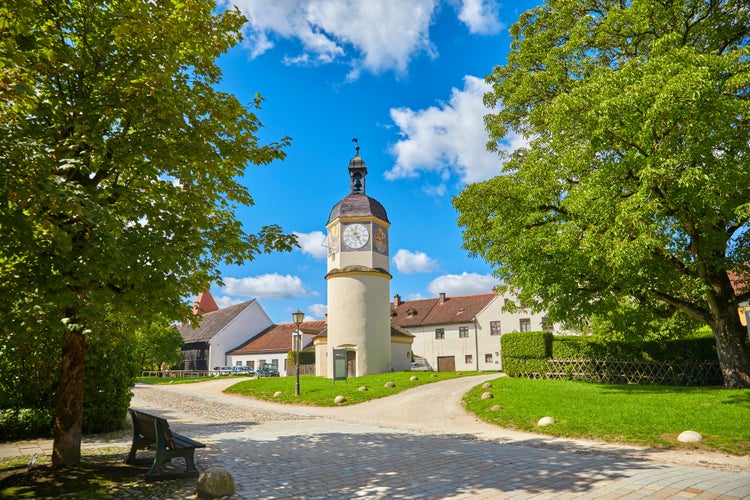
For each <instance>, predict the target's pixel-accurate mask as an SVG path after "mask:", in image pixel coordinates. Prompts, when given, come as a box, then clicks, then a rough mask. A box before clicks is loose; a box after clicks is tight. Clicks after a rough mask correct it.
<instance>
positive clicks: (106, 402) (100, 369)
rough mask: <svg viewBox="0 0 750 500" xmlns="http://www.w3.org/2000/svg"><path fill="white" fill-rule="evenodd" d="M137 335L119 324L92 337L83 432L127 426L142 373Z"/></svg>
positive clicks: (88, 350)
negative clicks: (139, 376)
mask: <svg viewBox="0 0 750 500" xmlns="http://www.w3.org/2000/svg"><path fill="white" fill-rule="evenodd" d="M135 343H136V340H135V335H134V334H133V333H132V332H128V331H127V330H125V329H123V328H122V327H121V326H118V325H111V326H109V327H108V328H106V331H105V332H102V333H101V334H100V335H98V336H96V337H93V338H91V339H89V344H88V346H87V351H86V384H85V392H84V410H83V432H84V433H85V434H97V433H102V432H110V431H114V430H119V429H123V428H124V427H125V415H126V414H127V410H128V406H129V405H130V399H131V398H132V396H133V394H132V392H131V391H130V389H131V388H132V387H133V386H134V385H135V379H136V377H137V376H138V375H139V374H140V364H139V362H138V361H139V360H138V358H137V354H136V352H135V349H134V345H135Z"/></svg>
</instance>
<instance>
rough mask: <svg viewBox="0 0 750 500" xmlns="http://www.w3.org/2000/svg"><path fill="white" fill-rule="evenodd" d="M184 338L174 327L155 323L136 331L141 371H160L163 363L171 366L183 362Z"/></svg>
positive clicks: (164, 323) (136, 347) (162, 322)
mask: <svg viewBox="0 0 750 500" xmlns="http://www.w3.org/2000/svg"><path fill="white" fill-rule="evenodd" d="M182 344H183V340H182V336H180V332H179V330H177V328H175V326H174V325H172V324H170V323H168V322H166V321H158V320H157V321H154V322H153V323H151V324H150V325H149V326H148V327H146V328H143V329H138V330H136V331H135V349H136V353H137V360H138V366H139V367H140V369H141V370H160V369H161V368H160V367H161V365H162V363H167V364H169V366H174V365H177V364H180V362H181V361H182Z"/></svg>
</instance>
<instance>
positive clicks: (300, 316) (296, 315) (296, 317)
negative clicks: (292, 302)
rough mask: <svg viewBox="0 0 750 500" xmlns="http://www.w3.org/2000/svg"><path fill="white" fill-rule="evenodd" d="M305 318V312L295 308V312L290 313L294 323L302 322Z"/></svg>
mask: <svg viewBox="0 0 750 500" xmlns="http://www.w3.org/2000/svg"><path fill="white" fill-rule="evenodd" d="M304 319H305V313H303V312H302V311H300V310H299V309H297V310H296V311H295V312H293V313H292V320H293V321H294V324H295V325H299V324H300V323H302V322H303V321H304Z"/></svg>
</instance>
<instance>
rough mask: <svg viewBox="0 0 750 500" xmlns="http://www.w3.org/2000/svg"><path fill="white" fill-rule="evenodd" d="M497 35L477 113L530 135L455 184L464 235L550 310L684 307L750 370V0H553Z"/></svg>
mask: <svg viewBox="0 0 750 500" xmlns="http://www.w3.org/2000/svg"><path fill="white" fill-rule="evenodd" d="M511 35H512V38H513V41H512V47H511V51H510V53H509V55H508V59H507V63H506V64H505V65H502V66H498V67H496V68H495V69H494V71H493V73H492V74H491V75H489V76H488V77H487V78H488V81H489V82H490V83H491V85H492V90H491V91H490V92H489V93H488V94H486V95H485V103H486V104H487V105H488V107H490V108H492V109H495V110H496V111H493V112H492V114H489V115H487V116H486V117H485V122H486V124H487V128H488V130H489V133H490V136H491V139H492V141H491V143H490V146H489V147H490V148H491V149H494V150H499V145H500V144H501V142H502V141H503V138H505V137H507V136H508V134H519V135H521V136H523V137H524V138H526V140H527V146H526V147H524V148H522V149H519V150H517V151H515V152H513V153H512V154H510V155H509V156H508V157H507V158H505V161H504V164H503V170H502V173H501V174H500V175H498V176H497V177H495V178H493V179H491V180H488V181H486V182H482V183H477V184H474V185H470V186H467V188H466V189H465V190H464V191H463V192H462V193H461V194H460V195H459V196H458V197H457V198H456V199H455V200H454V205H455V206H456V208H457V209H458V211H459V224H460V225H461V226H463V230H464V245H465V248H467V249H468V250H469V251H470V252H472V253H474V254H476V255H480V256H482V257H484V258H485V259H486V260H487V261H488V262H490V263H492V264H493V265H494V266H496V269H497V274H498V276H499V277H500V278H502V279H504V280H505V281H506V282H507V285H508V286H511V287H515V288H517V289H519V290H521V294H522V300H523V301H524V302H526V303H529V304H531V303H533V302H534V301H536V303H537V304H543V306H544V307H546V308H549V309H550V312H551V315H552V316H554V317H555V318H558V319H559V318H564V319H569V320H570V319H576V318H578V319H580V318H582V317H585V316H587V315H589V314H592V313H597V312H599V313H601V312H603V311H608V310H614V308H616V307H617V305H618V302H619V301H621V300H623V298H627V299H628V300H631V301H632V303H633V304H639V303H640V304H650V303H653V302H655V301H656V302H659V303H663V304H666V305H667V306H669V307H671V308H673V309H674V310H682V311H684V312H685V313H687V314H688V315H690V316H691V317H693V318H695V319H697V320H699V321H700V322H702V323H705V324H707V325H709V326H710V327H711V329H712V331H713V333H714V336H715V339H716V346H717V351H718V354H719V362H720V364H721V367H722V371H723V374H724V382H725V386H726V387H750V341H749V340H748V332H747V330H746V329H745V328H744V327H743V326H742V325H741V323H740V320H739V315H738V311H737V307H738V305H739V303H740V302H742V301H744V300H748V299H750V294H748V293H747V291H748V287H747V286H745V285H744V283H747V282H748V276H749V274H748V266H747V264H748V260H749V257H750V255H749V253H750V244H749V243H750V233H749V232H748V228H749V227H748V226H749V224H748V221H749V219H748V217H749V216H750V122H749V120H750V49H749V48H748V39H749V37H750V6H749V5H748V3H747V1H746V0H630V1H624V0H559V1H557V0H552V1H549V2H548V3H547V4H545V5H542V6H539V7H537V8H534V9H532V10H530V11H528V12H526V13H524V14H523V15H522V16H521V17H520V19H519V20H518V21H517V23H516V24H514V25H513V27H512V28H511ZM495 106H497V107H496V108H495ZM733 285H734V286H733Z"/></svg>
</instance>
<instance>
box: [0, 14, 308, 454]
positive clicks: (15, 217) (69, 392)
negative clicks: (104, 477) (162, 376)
mask: <svg viewBox="0 0 750 500" xmlns="http://www.w3.org/2000/svg"><path fill="white" fill-rule="evenodd" d="M7 12H12V13H13V14H12V15H10V16H8V15H5V14H7ZM0 18H1V19H2V21H3V30H2V31H1V32H0V47H2V50H0V68H2V71H0V137H2V141H0V163H1V164H2V165H3V168H2V169H0V235H1V236H2V237H0V311H3V313H6V314H7V315H11V314H12V315H13V316H14V317H15V318H16V319H15V321H16V323H17V324H20V325H25V326H24V327H23V328H21V330H23V331H26V332H28V331H34V332H35V334H34V335H35V337H34V338H33V339H30V342H31V341H33V342H39V343H40V345H45V344H46V341H45V339H47V338H50V339H53V340H52V341H51V342H50V345H51V346H53V347H55V348H56V347H57V344H56V343H55V342H57V338H58V335H59V331H60V328H61V325H62V326H63V327H64V328H65V329H66V331H68V332H76V334H75V335H66V336H65V337H64V338H65V339H66V342H65V345H64V346H63V351H62V352H64V353H67V354H66V356H67V357H66V359H65V360H62V363H61V365H60V366H61V368H62V371H61V372H60V375H59V377H60V380H59V381H60V385H58V391H57V393H56V394H57V396H58V399H59V406H58V408H59V411H60V412H61V413H60V414H58V415H57V417H58V419H57V420H58V421H59V422H61V423H62V427H61V428H60V437H61V439H57V438H56V439H55V452H54V453H53V457H54V459H55V460H59V461H60V462H59V463H56V464H55V465H68V466H70V465H75V464H76V463H77V461H78V459H79V458H80V442H79V440H78V438H77V435H79V433H78V432H77V431H79V430H80V424H81V418H82V417H81V416H82V411H83V408H82V404H83V401H84V398H83V391H84V387H83V386H84V382H83V381H84V376H83V374H82V372H81V370H80V366H81V364H82V361H80V358H81V357H83V356H81V354H82V353H81V350H82V346H83V345H84V344H83V342H82V341H81V339H82V337H86V338H87V339H88V340H89V341H91V342H90V343H91V344H92V345H94V344H96V342H97V341H98V339H99V337H100V336H101V337H106V335H107V332H106V330H107V328H108V326H107V325H110V324H117V325H118V327H122V328H124V329H126V330H129V331H132V330H135V329H136V328H144V327H145V325H148V324H149V323H151V322H152V321H156V320H166V321H183V320H185V319H186V318H189V316H190V304H188V303H187V302H186V300H185V297H189V296H191V295H193V294H194V293H195V292H196V291H199V290H204V289H206V288H207V287H208V285H209V284H210V283H211V282H215V281H219V280H220V275H219V266H221V265H222V264H237V265H239V264H242V263H243V262H245V261H247V260H251V259H252V258H253V257H254V256H255V255H257V254H258V253H259V252H272V251H279V250H286V251H288V250H291V249H292V248H293V247H294V246H295V245H296V238H295V237H294V236H293V235H287V234H284V233H283V232H282V231H281V229H280V228H279V227H277V226H274V225H270V226H265V227H261V228H260V229H258V230H257V233H254V234H249V233H247V232H246V231H245V230H244V229H243V225H242V224H241V223H240V221H239V220H238V219H237V217H236V215H235V214H236V213H237V211H238V209H240V208H242V207H244V206H250V205H252V204H253V199H252V197H251V196H250V194H249V192H248V189H247V188H246V186H244V185H243V184H241V183H240V178H241V177H242V175H243V173H244V170H245V168H246V166H247V165H249V164H252V165H264V164H267V163H270V162H272V161H275V160H281V159H283V158H284V155H285V153H284V151H283V148H284V147H286V146H287V145H288V144H289V143H290V139H289V138H287V137H284V138H282V139H280V140H279V141H278V142H271V143H269V144H261V143H260V141H259V138H258V131H259V130H260V127H261V123H260V120H259V118H258V116H257V115H256V112H257V111H258V110H259V109H260V104H261V102H262V98H261V97H260V96H257V97H256V99H255V100H254V102H252V103H249V106H247V107H246V106H245V105H243V104H242V103H240V102H239V101H238V100H237V99H236V98H235V97H234V96H232V95H230V94H227V93H225V92H221V91H219V90H217V89H216V88H215V86H216V85H217V84H218V83H219V82H220V81H221V71H220V70H219V68H218V66H217V65H216V60H217V59H218V58H219V57H220V56H221V54H223V53H225V52H226V51H227V50H228V49H229V48H231V47H232V46H234V45H235V44H236V43H237V42H238V41H239V40H240V39H241V36H242V35H241V28H242V26H243V24H244V22H245V19H244V18H243V16H242V15H241V14H240V13H239V11H238V10H236V9H230V10H223V11H219V10H217V9H216V5H215V3H214V2H213V1H208V0H199V1H194V2H183V3H181V4H180V5H179V8H170V7H169V6H167V5H164V4H162V3H160V2H141V1H132V0H115V1H112V2H106V3H101V2H100V3H97V2H90V1H85V0H73V1H62V0H51V1H49V2H28V1H23V0H9V3H7V2H6V5H4V6H3V7H2V9H1V10H0ZM32 325H33V326H32ZM21 330H17V331H21ZM9 331H12V330H9ZM22 343H23V341H16V340H15V339H14V340H13V341H12V342H10V344H13V348H16V346H18V345H21V344H22ZM66 347H67V348H68V349H66ZM131 347H132V346H131ZM5 349H7V347H6V341H5V339H0V350H5ZM26 351H27V352H32V351H33V349H30V350H29V349H26ZM34 363H36V364H38V362H36V361H35V362H34ZM91 363H92V360H91V359H88V357H87V359H86V364H87V365H89V366H91ZM47 368H48V369H49V370H55V371H56V370H57V369H56V368H55V367H53V366H48V367H47ZM115 371H116V372H118V373H117V376H125V374H126V373H129V370H127V369H125V368H122V370H120V368H116V369H115ZM120 371H121V373H120ZM0 378H5V377H4V376H3V377H0ZM86 378H87V379H90V377H86ZM60 388H64V389H65V390H59V389H60ZM110 389H113V388H112V387H104V388H103V389H101V390H110ZM14 390H16V391H18V390H19V389H17V388H16V389H14ZM45 392H46V387H45ZM123 397H125V396H124V395H123V394H121V393H120V392H119V390H115V394H114V395H113V398H115V399H116V400H117V403H116V406H117V407H116V408H112V410H113V413H114V412H119V410H120V408H121V406H122V403H121V400H122V399H121V398H123ZM96 404H97V406H98V403H96ZM113 418H114V417H113ZM117 418H119V415H118V416H117Z"/></svg>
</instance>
